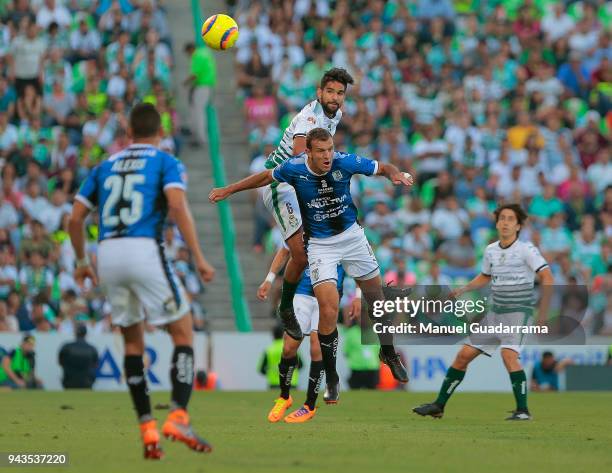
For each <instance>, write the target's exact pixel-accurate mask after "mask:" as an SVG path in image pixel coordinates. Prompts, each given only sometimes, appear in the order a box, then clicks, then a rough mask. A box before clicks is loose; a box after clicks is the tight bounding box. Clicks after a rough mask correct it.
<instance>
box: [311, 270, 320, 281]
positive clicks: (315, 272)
mask: <svg viewBox="0 0 612 473" xmlns="http://www.w3.org/2000/svg"><path fill="white" fill-rule="evenodd" d="M310 274H311V276H312V279H314V280H315V281H316V280H317V279H319V268H315V269H313V270H312V271H311V273H310Z"/></svg>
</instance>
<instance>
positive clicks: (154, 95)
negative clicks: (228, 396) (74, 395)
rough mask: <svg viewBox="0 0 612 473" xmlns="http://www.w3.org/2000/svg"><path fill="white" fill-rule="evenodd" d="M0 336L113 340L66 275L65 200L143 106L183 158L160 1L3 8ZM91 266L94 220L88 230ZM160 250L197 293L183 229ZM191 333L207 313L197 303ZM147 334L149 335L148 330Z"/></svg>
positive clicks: (121, 142) (124, 139)
mask: <svg viewBox="0 0 612 473" xmlns="http://www.w3.org/2000/svg"><path fill="white" fill-rule="evenodd" d="M0 17H1V18H2V22H1V24H0V169H1V171H0V175H1V182H0V189H1V190H0V192H1V195H2V197H1V200H0V331H20V330H21V331H30V332H33V333H36V332H49V331H59V332H68V333H73V332H74V327H75V322H80V323H83V324H85V325H87V326H88V328H89V331H90V333H100V332H108V331H110V330H111V325H110V306H109V304H108V303H107V302H106V300H105V299H104V297H103V296H102V294H101V292H100V291H99V290H98V289H97V288H92V287H88V288H85V289H84V290H81V289H80V288H79V287H78V286H77V284H76V283H75V281H74V279H73V277H72V270H73V267H74V264H75V255H74V252H73V250H72V247H71V245H70V241H69V238H68V233H67V223H68V216H69V213H70V211H71V202H72V200H73V197H74V195H75V193H76V191H77V190H78V188H79V185H80V183H81V182H82V181H83V179H84V178H85V177H86V176H87V174H88V172H89V170H90V169H91V168H92V167H93V166H95V165H96V164H97V163H98V162H99V161H100V160H101V159H102V158H104V157H105V156H108V155H109V154H112V153H114V152H116V151H118V150H120V149H122V148H123V147H125V146H126V145H127V144H129V139H128V136H127V117H128V114H129V112H130V110H131V108H132V106H133V105H135V104H136V103H138V102H140V101H147V102H151V103H154V104H156V106H157V108H158V109H159V110H160V113H161V114H162V126H163V129H164V132H165V137H164V139H163V142H162V147H163V148H164V149H165V150H167V151H169V152H173V153H178V151H179V139H178V132H177V130H178V127H179V124H178V121H177V119H178V117H177V113H176V110H175V108H174V104H173V97H172V95H171V79H172V77H171V73H172V69H173V47H172V38H171V37H170V31H169V28H168V24H167V19H166V13H165V10H164V7H163V3H162V2H161V1H160V0H118V1H117V0H112V1H111V0H13V1H0ZM87 231H88V236H89V244H88V252H89V253H90V257H91V259H92V260H94V261H95V253H96V244H97V243H96V240H97V233H98V231H97V225H96V216H95V215H93V216H92V220H91V222H90V223H89V225H88V227H87ZM164 239H165V241H166V250H167V251H166V252H167V254H168V256H169V258H170V259H171V260H172V261H173V262H174V267H175V269H176V271H177V273H178V274H179V276H180V277H181V278H182V279H183V281H184V283H185V286H186V288H187V291H188V293H189V294H190V295H191V296H194V297H195V296H197V295H198V294H199V293H201V291H202V289H203V288H202V287H201V285H200V282H199V279H198V277H197V276H196V275H195V273H194V271H193V270H192V267H191V266H190V255H189V252H188V250H187V249H186V248H185V247H184V245H183V244H182V241H181V240H180V236H179V234H178V231H177V230H176V229H175V228H174V227H172V226H168V227H167V228H166V229H165V231H164ZM194 309H195V311H194V312H195V313H196V315H198V317H196V319H197V325H198V326H199V325H201V324H202V323H203V321H202V317H201V316H202V309H201V307H199V305H198V304H197V302H196V301H195V300H194ZM149 328H150V329H152V328H151V327H149Z"/></svg>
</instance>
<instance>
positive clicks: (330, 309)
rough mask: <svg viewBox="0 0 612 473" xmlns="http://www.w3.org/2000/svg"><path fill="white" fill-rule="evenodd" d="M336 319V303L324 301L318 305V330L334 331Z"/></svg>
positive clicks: (324, 331) (323, 331)
mask: <svg viewBox="0 0 612 473" xmlns="http://www.w3.org/2000/svg"><path fill="white" fill-rule="evenodd" d="M337 320H338V303H337V302H336V301H325V302H323V304H321V305H319V331H320V332H321V333H324V334H326V335H327V334H329V333H331V332H333V331H334V328H335V327H336V322H337Z"/></svg>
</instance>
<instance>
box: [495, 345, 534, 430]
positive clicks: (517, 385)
mask: <svg viewBox="0 0 612 473" xmlns="http://www.w3.org/2000/svg"><path fill="white" fill-rule="evenodd" d="M517 348H518V347H517ZM501 356H502V360H504V366H505V367H506V369H507V370H508V374H509V375H510V384H512V392H513V393H514V399H515V400H516V410H515V411H514V412H513V413H512V415H511V416H509V417H507V418H506V420H530V419H531V414H530V413H529V409H528V408H527V376H526V375H525V370H523V367H522V366H521V362H520V361H519V353H518V352H517V351H516V350H515V349H513V348H506V347H502V350H501Z"/></svg>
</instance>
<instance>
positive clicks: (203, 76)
mask: <svg viewBox="0 0 612 473" xmlns="http://www.w3.org/2000/svg"><path fill="white" fill-rule="evenodd" d="M184 51H185V53H186V54H187V55H188V56H189V57H190V60H191V66H190V75H189V76H188V77H187V79H185V81H184V84H185V85H186V86H187V87H189V104H190V108H191V120H192V128H191V133H192V134H193V136H194V137H195V142H194V144H196V145H198V146H202V145H204V144H206V143H207V139H206V136H207V134H208V125H207V120H206V107H207V105H208V102H209V101H210V99H211V96H212V95H211V94H212V89H213V88H214V87H215V85H216V83H217V69H216V65H215V59H214V57H213V55H212V53H211V51H210V50H209V49H208V48H207V47H206V46H202V47H200V48H197V49H196V47H195V45H194V44H193V43H188V44H186V45H185V48H184Z"/></svg>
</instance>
